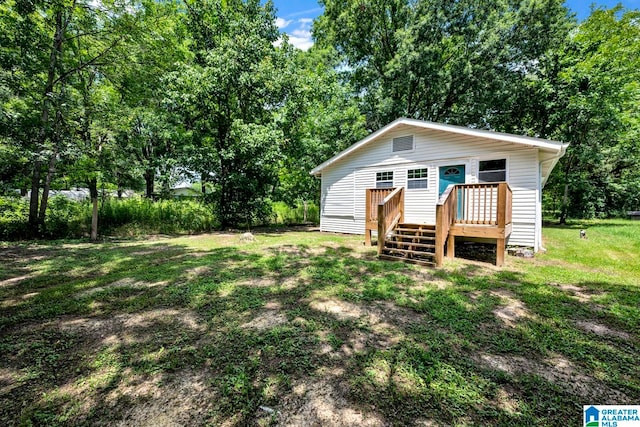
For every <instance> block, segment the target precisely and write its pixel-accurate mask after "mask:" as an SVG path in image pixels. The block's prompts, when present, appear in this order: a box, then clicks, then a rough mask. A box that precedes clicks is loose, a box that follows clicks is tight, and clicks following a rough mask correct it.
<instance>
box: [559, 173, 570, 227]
mask: <svg viewBox="0 0 640 427" xmlns="http://www.w3.org/2000/svg"><path fill="white" fill-rule="evenodd" d="M568 208H569V183H565V184H564V195H563V196H562V208H561V209H560V224H566V223H567V210H568Z"/></svg>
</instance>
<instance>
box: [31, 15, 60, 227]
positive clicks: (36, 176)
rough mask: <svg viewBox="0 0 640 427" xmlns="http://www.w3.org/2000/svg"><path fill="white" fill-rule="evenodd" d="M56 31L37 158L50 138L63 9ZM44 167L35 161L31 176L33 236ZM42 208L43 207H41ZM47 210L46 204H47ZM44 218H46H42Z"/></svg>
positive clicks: (43, 96) (36, 224) (57, 21)
mask: <svg viewBox="0 0 640 427" xmlns="http://www.w3.org/2000/svg"><path fill="white" fill-rule="evenodd" d="M55 21H56V29H55V34H54V36H53V46H52V48H51V54H50V55H49V67H48V70H47V83H46V85H45V88H44V93H43V94H42V111H41V113H40V130H39V133H38V141H37V148H36V156H40V155H41V154H42V151H43V150H44V144H45V142H46V140H47V137H48V136H49V111H50V109H51V98H52V97H53V87H54V82H55V80H56V68H57V66H58V57H59V55H60V53H61V52H62V43H63V41H64V27H65V25H64V23H63V14H62V9H58V10H57V11H56V16H55ZM41 166H42V162H41V159H40V158H39V157H36V159H35V160H34V161H33V175H32V176H31V198H30V200H29V228H30V232H31V233H32V235H37V234H38V233H39V231H40V230H39V229H38V223H39V217H38V205H39V203H38V202H39V196H40V168H41ZM41 206H42V205H41ZM45 208H46V204H45ZM42 218H44V216H42Z"/></svg>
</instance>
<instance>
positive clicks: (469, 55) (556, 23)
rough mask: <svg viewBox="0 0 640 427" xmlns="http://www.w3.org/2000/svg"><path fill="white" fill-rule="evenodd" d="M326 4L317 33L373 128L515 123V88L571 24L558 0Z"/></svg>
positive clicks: (344, 0) (337, 0)
mask: <svg viewBox="0 0 640 427" xmlns="http://www.w3.org/2000/svg"><path fill="white" fill-rule="evenodd" d="M323 3H324V5H325V14H324V15H323V16H321V17H320V18H319V20H318V21H317V22H316V23H315V24H314V35H315V36H316V38H317V39H318V42H319V44H321V45H323V46H326V45H331V46H335V47H336V48H337V49H338V51H339V52H340V53H342V54H343V55H344V57H345V59H346V61H347V65H348V67H349V68H350V70H351V72H350V74H351V79H350V81H351V82H352V83H353V84H354V87H355V90H356V94H358V96H360V97H361V98H362V104H363V107H364V109H365V112H366V114H367V120H368V125H369V126H370V128H380V127H382V126H383V125H385V124H387V123H389V122H391V121H392V120H394V119H396V118H398V117H401V116H405V117H411V118H417V119H424V120H432V121H438V122H448V123H455V124H462V125H473V126H476V127H480V128H489V129H497V130H512V129H514V130H515V129H518V130H519V129H520V128H521V126H519V124H518V123H517V119H518V117H517V115H516V114H517V112H518V111H519V109H520V108H525V109H526V107H527V105H526V104H525V106H522V107H521V106H520V105H518V102H522V101H525V102H526V101H527V100H526V99H525V98H524V97H520V96H518V94H520V93H521V92H522V91H523V87H525V83H526V81H527V79H530V78H531V76H535V75H537V74H538V65H539V64H540V62H541V60H543V58H544V56H545V55H546V54H547V53H548V52H549V51H550V50H552V49H554V48H555V47H557V46H558V45H559V44H561V43H562V42H563V41H564V39H565V37H566V34H567V32H568V30H569V29H570V27H571V20H570V19H569V17H568V15H567V10H566V9H565V8H564V7H563V6H562V1H560V0H533V1H523V2H505V1H499V0H484V1H477V0H460V1H456V2H450V1H447V0H418V1H409V0H383V1H372V0H363V1H353V0H326V1H324V2H323ZM514 116H515V117H514ZM514 121H516V123H515V125H513V122H514ZM507 128H508V129H507Z"/></svg>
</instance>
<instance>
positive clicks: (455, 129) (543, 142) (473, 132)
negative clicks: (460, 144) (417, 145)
mask: <svg viewBox="0 0 640 427" xmlns="http://www.w3.org/2000/svg"><path fill="white" fill-rule="evenodd" d="M401 124H405V125H409V126H415V127H419V128H422V129H429V130H436V131H442V132H449V133H457V134H460V135H467V136H473V137H477V138H484V139H491V140H495V141H502V142H511V143H514V144H521V145H528V146H531V147H536V148H540V149H542V150H544V151H547V152H552V153H553V154H554V157H555V156H559V157H562V156H563V155H564V153H565V151H566V148H567V147H568V146H569V144H564V143H562V142H556V141H551V140H547V139H541V138H532V137H529V136H518V135H511V134H507V133H501V132H494V131H488V130H482V129H470V128H466V127H462V126H453V125H443V124H439V123H433V122H426V121H422V120H416V119H407V118H399V119H396V120H394V121H393V122H391V123H389V124H388V125H386V126H385V127H383V128H381V129H379V130H377V131H376V132H373V133H372V134H370V135H369V136H367V137H365V138H363V139H361V140H360V141H359V142H356V143H355V144H353V145H351V146H350V147H348V148H347V149H345V150H343V151H341V152H340V153H338V154H336V155H335V156H333V157H332V158H330V159H329V160H327V161H325V162H324V163H322V164H320V165H318V166H316V167H315V168H313V170H311V172H309V173H310V174H311V175H316V176H317V175H321V172H322V170H323V169H324V168H326V167H327V166H329V165H331V164H333V163H335V162H337V161H338V160H341V159H342V158H344V157H346V156H348V155H349V154H351V153H353V152H354V151H356V150H357V149H359V148H360V147H362V146H363V145H365V144H367V143H369V142H370V141H372V140H374V139H376V138H378V137H380V136H382V135H383V134H385V133H387V132H389V131H390V130H392V129H394V128H395V127H397V126H398V125H401Z"/></svg>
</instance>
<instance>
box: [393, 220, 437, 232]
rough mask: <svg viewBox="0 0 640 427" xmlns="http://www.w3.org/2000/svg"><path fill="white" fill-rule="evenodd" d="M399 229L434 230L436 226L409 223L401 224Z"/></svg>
mask: <svg viewBox="0 0 640 427" xmlns="http://www.w3.org/2000/svg"><path fill="white" fill-rule="evenodd" d="M398 227H401V228H411V229H413V230H417V229H421V230H434V231H435V229H436V226H435V225H431V224H410V223H407V222H401V223H399V224H398Z"/></svg>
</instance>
